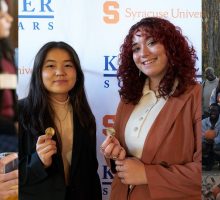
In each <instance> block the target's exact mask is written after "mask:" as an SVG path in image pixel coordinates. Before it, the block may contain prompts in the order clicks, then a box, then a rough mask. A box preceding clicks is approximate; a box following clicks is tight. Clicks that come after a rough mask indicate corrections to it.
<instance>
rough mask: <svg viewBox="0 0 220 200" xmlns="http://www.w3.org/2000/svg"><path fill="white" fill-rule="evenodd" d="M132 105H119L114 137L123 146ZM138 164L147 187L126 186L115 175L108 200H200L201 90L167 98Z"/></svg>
mask: <svg viewBox="0 0 220 200" xmlns="http://www.w3.org/2000/svg"><path fill="white" fill-rule="evenodd" d="M133 109H134V105H131V104H125V103H123V102H120V104H119V107H118V110H117V114H116V123H115V129H116V133H117V134H116V137H117V138H118V139H119V141H120V143H121V145H122V146H123V147H124V148H125V149H126V150H127V147H126V145H125V138H124V131H125V126H126V123H127V121H128V119H129V117H130V115H131V113H132V111H133ZM141 161H142V162H143V163H144V165H145V169H146V176H147V180H148V184H147V185H139V186H135V187H134V189H133V190H132V191H131V192H130V193H129V195H127V194H128V185H124V184H122V183H121V182H120V179H119V178H118V176H117V174H115V177H114V180H113V183H112V192H111V200H127V199H129V200H151V199H160V200H177V199H178V200H200V199H201V87H200V85H198V84H197V85H193V86H190V87H189V88H188V89H187V91H185V93H184V94H182V95H180V96H179V97H170V98H169V99H168V100H167V102H166V104H165V105H164V107H163V108H162V110H161V111H160V113H159V115H158V116H157V118H156V120H155V122H154V123H153V125H152V127H151V129H150V131H149V133H148V136H147V138H146V140H145V144H144V149H143V154H142V157H141Z"/></svg>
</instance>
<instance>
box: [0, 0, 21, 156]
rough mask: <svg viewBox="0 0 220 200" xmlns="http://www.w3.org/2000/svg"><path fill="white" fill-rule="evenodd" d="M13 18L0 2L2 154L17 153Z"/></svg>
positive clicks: (4, 3) (2, 2)
mask: <svg viewBox="0 0 220 200" xmlns="http://www.w3.org/2000/svg"><path fill="white" fill-rule="evenodd" d="M12 21H13V18H12V16H11V15H10V14H9V13H8V5H7V3H6V1H4V0H0V152H4V151H17V146H18V143H17V135H16V132H17V130H16V127H17V110H16V105H17V104H16V91H15V89H16V84H17V72H16V67H15V60H14V50H13V48H12V47H11V45H10V40H9V35H10V28H11V24H12Z"/></svg>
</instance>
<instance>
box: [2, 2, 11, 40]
mask: <svg viewBox="0 0 220 200" xmlns="http://www.w3.org/2000/svg"><path fill="white" fill-rule="evenodd" d="M12 21H13V18H12V16H11V15H9V13H8V5H7V3H6V2H5V1H4V0H1V1H0V38H7V37H8V36H9V34H10V28H11V23H12Z"/></svg>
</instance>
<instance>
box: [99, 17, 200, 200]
mask: <svg viewBox="0 0 220 200" xmlns="http://www.w3.org/2000/svg"><path fill="white" fill-rule="evenodd" d="M196 59H197V56H196V53H195V50H194V48H193V47H192V46H189V44H188V42H187V40H186V38H185V37H184V36H183V35H182V33H181V29H180V28H179V27H176V26H174V25H173V24H172V23H171V22H169V21H168V20H165V19H162V18H156V17H147V18H144V19H142V20H141V21H139V22H138V23H136V24H134V25H133V26H132V27H131V28H130V30H129V33H128V35H127V36H126V38H125V40H124V43H123V44H122V46H121V48H120V55H119V69H118V73H117V76H118V80H119V86H120V90H119V94H120V97H121V102H120V103H119V106H118V109H117V113H116V120H115V124H114V128H115V136H112V135H111V136H107V137H106V139H105V141H104V142H103V143H102V145H101V152H103V154H104V156H105V157H106V159H107V160H109V161H110V162H109V161H108V163H109V164H110V167H111V169H112V172H115V176H114V179H113V183H112V187H111V195H110V199H111V200H127V199H130V200H136V199H138V200H151V199H158V200H159V199H160V200H170V199H173V200H180V199H184V200H201V175H202V174H201V157H202V156H201V86H200V85H199V84H198V83H197V82H196V68H195V63H196Z"/></svg>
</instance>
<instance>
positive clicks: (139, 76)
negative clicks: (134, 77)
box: [138, 69, 141, 77]
mask: <svg viewBox="0 0 220 200" xmlns="http://www.w3.org/2000/svg"><path fill="white" fill-rule="evenodd" d="M138 75H139V77H140V76H141V70H140V69H139V73H138Z"/></svg>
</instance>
